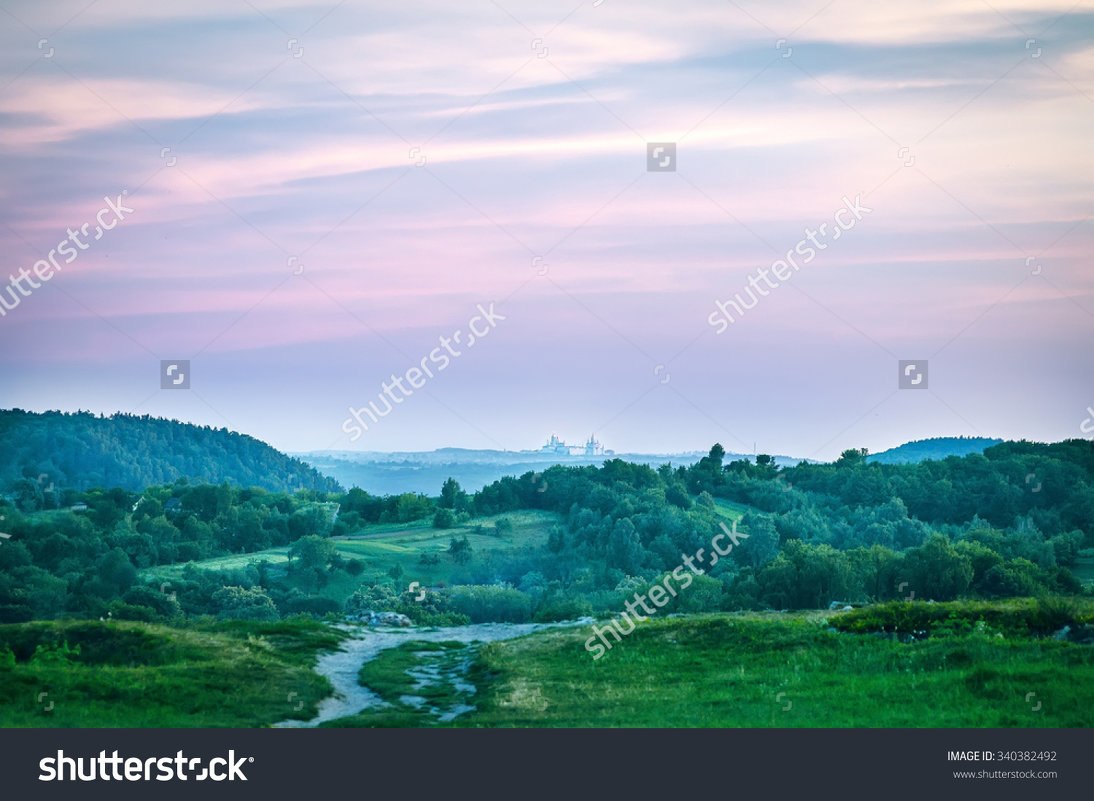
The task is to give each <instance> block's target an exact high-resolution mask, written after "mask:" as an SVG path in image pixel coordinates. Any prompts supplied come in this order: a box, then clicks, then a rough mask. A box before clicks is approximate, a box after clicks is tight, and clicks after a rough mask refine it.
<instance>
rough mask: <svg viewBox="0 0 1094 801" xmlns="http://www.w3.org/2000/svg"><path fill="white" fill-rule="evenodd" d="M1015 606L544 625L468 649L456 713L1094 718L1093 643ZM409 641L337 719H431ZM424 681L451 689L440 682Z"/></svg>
mask: <svg viewBox="0 0 1094 801" xmlns="http://www.w3.org/2000/svg"><path fill="white" fill-rule="evenodd" d="M921 606H927V605H921ZM939 606H941V605H939ZM985 607H986V605H980V606H978V607H976V611H977V615H976V617H980V616H981V615H980V613H981V612H983V611H984V610H985ZM1014 607H1015V604H1013V603H1010V604H1002V605H998V607H997V608H996V609H995V610H994V612H995V618H994V619H997V621H998V628H993V627H992V626H991V625H990V624H980V625H977V624H976V623H975V619H976V618H971V619H969V620H965V621H960V618H961V616H962V615H963V614H964V612H963V611H962V610H960V609H958V612H957V613H956V614H955V615H953V616H952V617H951V618H950V619H949V620H948V621H946V624H945V625H942V626H939V628H938V631H937V633H935V634H932V636H930V637H929V638H924V639H920V640H919V641H915V642H901V641H899V640H898V639H894V638H891V637H890V636H887V635H885V636H877V635H872V634H852V633H840V632H837V631H836V630H835V629H833V628H832V627H831V624H832V623H834V622H835V619H834V618H833V619H831V620H830V619H829V618H828V617H827V613H820V612H813V613H789V614H787V613H736V614H714V615H699V616H691V617H687V618H671V619H662V620H651V621H650V622H649V623H646V624H642V625H640V626H639V627H638V629H637V630H636V631H635V632H634V633H633V634H631V635H630V636H629V637H627V638H624V640H623V642H622V643H619V644H617V645H615V646H614V647H613V648H612V650H611V651H610V652H608V653H607V654H606V655H605V656H604V657H603V658H601V659H600V660H597V661H594V660H593V659H592V656H591V655H590V654H589V653H588V652H587V651H586V650H585V648H584V642H585V640H586V639H587V638H588V637H589V636H590V628H589V627H588V626H583V627H581V628H579V629H555V630H550V631H547V632H540V633H537V634H533V635H530V636H527V637H523V638H520V639H516V640H509V641H505V642H496V643H490V644H487V645H483V646H481V647H477V648H476V652H477V655H478V656H477V660H476V661H475V663H474V665H473V666H472V668H471V670H470V672H469V675H468V678H469V679H470V681H471V682H472V683H473V684H475V685H476V686H477V687H478V692H477V693H476V694H475V695H474V696H470V697H469V698H470V700H469V701H468V702H469V703H472V704H474V705H475V706H476V707H477V709H476V710H475V711H473V712H471V713H469V714H466V715H463V716H461V717H458V718H457V719H456V720H455V722H454V723H453V724H451V725H457V726H484V727H498V726H502V727H505V726H520V727H524V726H560V727H599V726H626V727H659V726H670V727H837V728H838V727H900V728H908V727H1008V728H1009V727H1086V726H1090V725H1094V647H1092V646H1089V645H1076V644H1072V643H1068V642H1061V641H1058V640H1055V639H1051V638H1044V637H1031V636H1030V635H1029V634H1028V633H1027V632H1025V631H1024V624H1023V623H1022V621H1023V620H1024V619H1025V618H1026V616H1027V614H1028V613H1027V611H1026V610H1025V609H1022V608H1018V609H1015V608H1014ZM864 611H865V610H864ZM988 611H992V610H988ZM848 614H850V613H848ZM1085 614H1086V615H1089V614H1090V611H1089V610H1087V611H1086V613H1085ZM954 621H958V623H959V624H960V623H962V622H963V623H967V624H968V625H955V623H954ZM1007 621H1011V623H1013V625H1011V624H1010V623H1008V622H1007ZM1015 621H1016V622H1015ZM1004 631H1005V633H1004ZM613 642H614V641H613ZM414 650H415V649H414V648H413V647H407V648H405V649H402V650H401V651H400V650H395V651H391V652H384V653H382V654H381V655H380V657H379V658H378V659H377V660H375V662H374V663H372V665H371V666H370V667H369V669H367V670H364V671H362V676H361V678H362V682H363V683H364V684H365V685H366V686H368V687H370V688H371V689H374V690H376V691H377V692H379V693H380V694H381V696H382V697H384V699H385V700H386V701H388V702H389V703H390V704H391V707H389V708H387V709H383V710H379V711H370V712H366V713H364V714H362V715H357V716H354V717H353V718H347V719H343V720H341V721H338V722H337V723H336V724H334V725H343V726H392V725H394V726H410V725H417V726H428V725H436V719H435V717H434V716H431V715H429V714H427V713H425V712H423V711H420V710H417V709H415V708H413V707H412V706H410V705H408V704H405V703H401V702H400V701H399V695H401V694H403V693H405V692H407V689H406V684H405V681H404V682H400V680H399V678H398V673H399V672H400V671H405V670H406V669H407V668H408V667H413V666H414V665H415V664H417V662H416V660H415V658H414V657H413V655H412V652H413V651H414ZM370 680H371V683H370ZM430 692H431V693H432V694H433V695H434V696H436V697H440V698H449V699H450V698H453V697H458V694H457V693H453V691H452V688H451V687H447V688H446V687H445V686H443V681H442V682H441V685H440V686H436V687H433V688H431V689H430ZM465 700H466V698H465Z"/></svg>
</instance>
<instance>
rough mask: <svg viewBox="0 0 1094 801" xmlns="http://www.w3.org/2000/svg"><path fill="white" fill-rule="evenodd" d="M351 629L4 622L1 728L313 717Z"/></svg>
mask: <svg viewBox="0 0 1094 801" xmlns="http://www.w3.org/2000/svg"><path fill="white" fill-rule="evenodd" d="M341 639H342V635H341V633H340V632H338V631H337V630H336V629H332V628H330V627H328V626H324V625H322V624H319V623H314V622H310V621H299V622H298V621H285V622H281V623H237V622H224V623H207V624H193V625H191V626H187V627H185V628H175V627H168V626H162V625H156V624H149V623H136V622H114V621H107V622H100V621H53V622H38V623H24V624H18V625H4V626H0V728H7V727H13V726H20V727H52V726H56V727H157V728H160V727H163V728H167V727H193V726H231V727H255V726H267V725H270V724H272V723H275V722H277V721H279V720H284V719H286V718H300V719H308V718H311V717H312V716H314V715H315V712H316V709H317V704H318V702H319V700H321V699H322V698H324V697H325V696H327V695H329V694H330V692H331V685H330V682H328V681H327V679H325V678H324V677H322V676H319V675H318V674H316V673H315V672H314V671H313V670H312V669H311V668H312V666H313V664H314V662H315V658H316V655H317V654H318V653H319V652H320V651H322V650H328V649H334V648H337V647H338V643H339V642H341Z"/></svg>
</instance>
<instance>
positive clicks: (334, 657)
mask: <svg viewBox="0 0 1094 801" xmlns="http://www.w3.org/2000/svg"><path fill="white" fill-rule="evenodd" d="M572 625H575V624H574V623H479V624H476V625H472V626H450V627H444V628H435V629H418V628H405V629H394V628H376V629H367V628H363V627H361V626H350V625H340V626H339V628H341V629H343V630H345V631H349V632H352V634H353V637H352V639H349V640H346V642H345V643H343V646H342V650H340V651H335V652H334V653H329V654H324V655H323V656H321V657H319V661H318V662H317V663H316V665H315V670H316V672H317V673H320V674H322V675H323V676H326V677H327V678H328V679H329V680H330V683H331V684H332V685H333V686H334V695H331V696H328V697H326V698H324V699H323V700H322V701H320V703H319V714H318V715H316V716H315V717H314V718H312V719H311V720H283V721H281V722H280V723H275V724H274V726H275V727H276V728H311V727H314V726H318V725H319V724H320V723H324V722H326V721H328V720H335V719H336V718H342V717H346V716H348V715H354V714H356V713H358V712H360V711H361V710H362V709H367V708H369V707H373V706H379V705H381V704H383V701H382V700H381V699H380V696H378V695H377V694H376V693H374V692H372V690H370V689H368V688H367V687H362V686H361V685H360V684H358V683H357V674H358V672H359V671H360V670H361V666H362V665H363V664H365V663H366V662H368V661H370V660H372V659H375V658H376V655H377V654H379V653H380V652H381V651H383V650H386V649H388V648H395V647H397V646H399V645H402V644H403V643H405V642H409V641H411V640H426V641H428V642H443V641H446V640H455V641H457V642H462V643H472V642H494V641H496V640H511V639H513V638H514V637H520V636H522V635H524V634H529V633H531V632H533V631H539V630H541V629H546V628H553V627H557V626H572Z"/></svg>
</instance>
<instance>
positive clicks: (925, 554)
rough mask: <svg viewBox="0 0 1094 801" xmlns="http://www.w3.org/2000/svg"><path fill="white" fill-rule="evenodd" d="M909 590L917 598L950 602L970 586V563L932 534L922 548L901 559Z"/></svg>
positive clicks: (971, 572) (909, 552) (912, 550)
mask: <svg viewBox="0 0 1094 801" xmlns="http://www.w3.org/2000/svg"><path fill="white" fill-rule="evenodd" d="M904 571H905V575H906V576H907V579H908V582H909V585H910V587H909V589H910V590H912V591H914V592H915V593H916V595H917V596H918V597H919V598H922V599H924V600H928V599H933V600H935V601H952V600H953V599H955V598H957V596H959V595H961V594H962V593H964V592H965V591H967V590H968V589H969V585H970V584H971V583H972V577H973V570H972V561H971V560H970V559H969V557H968V556H965V555H964V554H962V553H960V552H959V551H958V550H957V549H956V548H954V546H953V545H951V544H950V541H949V540H947V539H946V538H945V537H943V536H942V535H941V534H933V535H931V538H930V539H929V540H927V542H925V543H924V544H923V545H921V546H920V547H918V548H911V549H910V550H909V551H908V552H907V553H906V554H905V556H904Z"/></svg>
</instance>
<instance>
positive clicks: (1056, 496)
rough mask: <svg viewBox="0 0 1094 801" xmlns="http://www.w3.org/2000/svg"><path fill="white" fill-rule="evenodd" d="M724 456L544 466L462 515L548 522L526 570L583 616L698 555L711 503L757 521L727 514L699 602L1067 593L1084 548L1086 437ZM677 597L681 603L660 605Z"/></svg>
mask: <svg viewBox="0 0 1094 801" xmlns="http://www.w3.org/2000/svg"><path fill="white" fill-rule="evenodd" d="M724 456H725V452H724V450H723V449H722V448H721V446H719V445H716V446H714V448H712V449H711V452H710V454H709V455H708V456H706V457H704V458H703V459H701V460H699V461H698V462H697V463H696V464H694V465H692V466H690V467H680V468H677V469H675V470H673V469H671V468H669V467H668V466H667V465H666V466H662V467H661V468H659V469H658V470H652V469H650V468H648V467H643V466H638V465H633V464H627V463H624V462H620V461H618V460H611V461H608V462H606V463H605V465H604V467H603V468H593V467H581V468H564V467H555V468H551V469H549V470H547V471H544V472H543V473H541V474H532V473H529V474H526V475H524V476H522V477H520V478H506V479H502V480H501V481H498V482H496V483H495V484H492V485H490V486H488V487H485V488H484V489H483V490H482V491H481V492H479V493H477V494H476V495H475V496H474V498H473V506H474V508H475V509H476V511H478V512H480V513H487V514H497V513H499V512H505V511H509V510H515V509H520V508H540V509H551V510H554V511H557V512H559V513H561V514H562V515H563V516H564V519H565V523H566V524H565V526H560V527H558V528H557V529H556V530H554V531H552V532H551V534H550V537H549V540H548V549H549V550H550V551H551V552H552V554H553V559H550V560H545V561H544V562H543V564H542V565H541V566H540V567H538V568H537V571H536V572H537V574H540V573H542V575H543V576H545V577H546V578H547V580H548V582H549V583H551V584H552V585H553V586H554V587H555V588H556V589H558V590H560V591H561V592H562V593H563V594H564V595H565V596H567V597H570V598H572V597H574V596H575V591H576V595H579V596H581V597H584V598H586V599H589V598H591V599H592V600H593V601H594V604H593V605H594V608H595V607H596V603H595V601H596V600H597V599H598V597H599V598H601V599H602V598H603V597H604V590H606V589H614V590H617V591H623V590H628V588H630V587H632V586H638V587H640V586H641V585H642V583H643V582H649V581H652V580H655V579H656V578H657V577H658V576H660V575H661V574H663V573H664V572H665V571H669V570H672V569H673V568H674V567H676V566H678V565H680V564H681V561H682V558H683V556H685V555H690V554H694V553H696V552H697V550H698V549H699V548H703V547H706V548H708V550H709V543H710V541H711V539H712V537H713V536H715V535H716V534H717V533H718V531H719V528H718V524H719V516H718V514H717V509H716V501H715V499H716V498H723V499H726V500H729V501H734V502H737V503H742V504H747V505H749V506H751V507H754V508H755V509H756V510H758V511H756V512H752V513H749V514H746V515H745V516H744V518H743V520H742V524H741V530H742V531H743V532H745V533H747V534H748V539H747V540H745V541H743V542H742V545H741V546H740V547H739V548H737V549H735V550H734V551H733V553H732V555H731V557H730V558H728V559H723V560H721V561H720V562H719V563H718V564H717V565H715V566H713V567H712V568H711V569H709V570H706V571H704V574H703V575H702V576H700V577H698V578H696V580H695V584H696V585H697V586H698V587H700V588H703V589H704V591H705V592H706V600H705V601H704V604H703V605H704V608H716V609H760V608H776V609H796V608H817V607H821V606H826V605H828V604H829V603H831V602H832V601H835V600H846V601H856V602H865V601H880V600H889V599H895V598H920V599H934V600H939V601H941V600H950V599H953V598H957V597H965V596H968V597H984V598H999V597H1008V596H1019V595H1022V596H1025V595H1035V594H1040V593H1065V594H1071V593H1080V592H1082V586H1081V584H1080V582H1079V581H1078V580H1077V579H1076V577H1075V576H1074V575H1073V573H1072V571H1071V568H1072V567H1074V566H1075V565H1076V562H1077V560H1078V559H1079V557H1080V551H1081V550H1082V549H1084V548H1089V547H1090V546H1091V545H1092V544H1094V543H1092V542H1091V538H1090V528H1091V524H1092V521H1094V444H1092V443H1091V442H1089V441H1087V440H1071V441H1068V442H1063V443H1057V444H1053V445H1041V444H1033V443H1027V442H1016V443H1003V444H1000V445H996V446H994V447H992V448H989V449H988V450H987V451H985V453H984V455H980V454H973V455H970V456H966V457H950V458H947V459H945V460H943V461H941V462H924V463H921V464H913V465H882V464H877V463H870V462H869V461H868V460H867V459H866V456H867V454H866V453H865V452H864V451H857V450H849V451H846V452H844V454H843V455H842V456H841V457H840V459H839V460H838V461H837V462H835V463H834V464H801V465H798V466H795V467H792V468H785V469H782V470H779V469H778V468H777V467H776V465H775V463H774V460H773V459H772V458H771V457H770V456H766V455H762V454H761V455H760V456H758V457H757V458H756V460H755V461H752V460H743V459H742V460H736V461H733V462H730V463H728V464H724V463H723V461H724ZM508 579H509V580H511V581H513V582H514V584H516V585H517V586H520V585H521V584H522V583H525V577H517V576H508ZM711 581H714V582H717V585H715V584H712V583H710V582H711ZM692 592H693V591H692ZM624 594H626V593H625V592H624ZM689 603H690V604H691V605H692V606H693V607H694V605H695V604H696V601H695V600H694V598H692V599H691V600H688V599H686V598H681V600H679V601H674V604H681V605H684V606H685V607H686V606H687V604H689Z"/></svg>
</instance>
